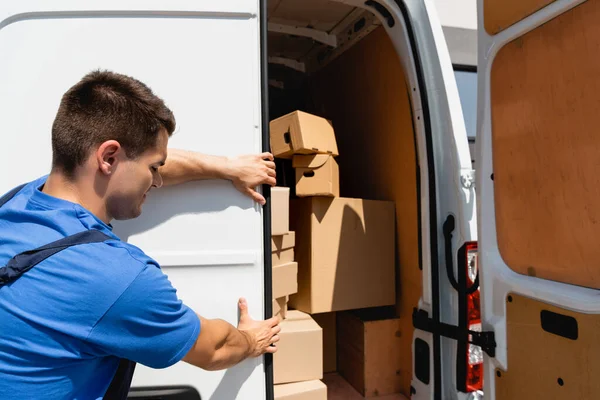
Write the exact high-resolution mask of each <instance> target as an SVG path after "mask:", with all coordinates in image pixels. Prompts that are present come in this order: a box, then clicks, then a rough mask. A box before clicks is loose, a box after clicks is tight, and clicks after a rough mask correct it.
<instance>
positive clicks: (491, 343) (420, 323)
mask: <svg viewBox="0 0 600 400" xmlns="http://www.w3.org/2000/svg"><path fill="white" fill-rule="evenodd" d="M413 326H414V327H415V328H416V329H420V330H422V331H425V332H430V333H437V334H439V335H441V336H443V337H447V338H450V339H454V340H461V339H460V338H464V337H466V338H467V342H468V343H471V344H473V345H475V346H479V347H481V349H482V350H483V351H485V352H486V353H487V354H488V355H489V356H490V357H496V338H495V336H494V332H492V331H488V332H477V331H472V330H469V329H466V330H461V329H460V328H459V327H458V326H455V325H450V324H446V323H444V322H434V321H433V319H431V318H429V314H428V313H427V311H425V310H419V309H418V308H415V309H413Z"/></svg>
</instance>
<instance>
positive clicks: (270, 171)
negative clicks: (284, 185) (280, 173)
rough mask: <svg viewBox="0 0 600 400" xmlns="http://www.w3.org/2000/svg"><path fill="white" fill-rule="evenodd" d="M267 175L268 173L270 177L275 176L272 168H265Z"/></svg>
mask: <svg viewBox="0 0 600 400" xmlns="http://www.w3.org/2000/svg"><path fill="white" fill-rule="evenodd" d="M267 175H269V176H270V177H273V178H275V177H276V176H277V173H276V172H275V170H274V169H271V168H268V169H267Z"/></svg>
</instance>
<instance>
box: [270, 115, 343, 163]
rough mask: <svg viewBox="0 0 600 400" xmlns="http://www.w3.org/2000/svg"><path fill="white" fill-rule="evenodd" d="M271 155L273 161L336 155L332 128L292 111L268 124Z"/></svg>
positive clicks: (319, 119) (311, 117) (315, 118)
mask: <svg viewBox="0 0 600 400" xmlns="http://www.w3.org/2000/svg"><path fill="white" fill-rule="evenodd" d="M269 130H270V132H271V133H270V135H271V152H272V153H273V155H274V156H275V157H279V158H291V157H292V155H293V154H331V155H334V156H337V155H338V147H337V143H336V141H335V133H334V132H333V126H331V123H330V122H329V121H327V120H326V119H325V118H321V117H317V116H316V115H312V114H308V113H305V112H302V111H294V112H292V113H290V114H287V115H284V116H282V117H279V118H277V119H274V120H273V121H271V122H270V124H269Z"/></svg>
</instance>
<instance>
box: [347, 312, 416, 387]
mask: <svg viewBox="0 0 600 400" xmlns="http://www.w3.org/2000/svg"><path fill="white" fill-rule="evenodd" d="M394 314H395V310H394V309H393V308H391V310H390V308H385V309H381V308H380V309H371V310H359V311H352V312H350V311H346V312H340V313H337V328H338V335H337V352H338V354H337V356H338V361H339V363H338V372H339V373H340V375H342V376H343V377H344V378H345V379H346V380H347V381H348V382H349V383H350V384H351V385H352V386H353V387H354V388H355V389H356V390H358V391H359V392H360V393H361V394H362V395H363V396H365V397H376V396H383V395H386V394H392V393H398V392H399V391H400V390H401V388H402V376H401V375H400V374H399V373H398V371H400V368H401V365H402V359H403V357H410V354H402V342H401V339H400V338H401V333H400V332H401V331H400V327H401V325H400V319H399V318H396V317H395V316H394ZM409 333H410V332H409Z"/></svg>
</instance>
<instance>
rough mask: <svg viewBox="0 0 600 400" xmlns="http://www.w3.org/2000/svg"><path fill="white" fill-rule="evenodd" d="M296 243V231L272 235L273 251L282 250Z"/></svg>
mask: <svg viewBox="0 0 600 400" xmlns="http://www.w3.org/2000/svg"><path fill="white" fill-rule="evenodd" d="M295 245H296V233H295V232H294V231H290V232H287V233H285V234H283V235H272V237H271V251H273V252H275V251H281V250H285V249H290V248H292V247H294V246H295Z"/></svg>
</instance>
